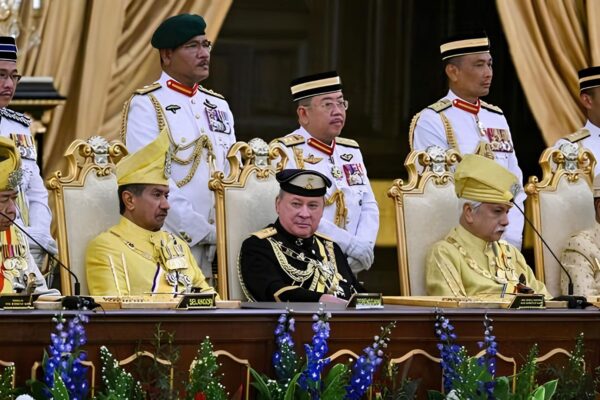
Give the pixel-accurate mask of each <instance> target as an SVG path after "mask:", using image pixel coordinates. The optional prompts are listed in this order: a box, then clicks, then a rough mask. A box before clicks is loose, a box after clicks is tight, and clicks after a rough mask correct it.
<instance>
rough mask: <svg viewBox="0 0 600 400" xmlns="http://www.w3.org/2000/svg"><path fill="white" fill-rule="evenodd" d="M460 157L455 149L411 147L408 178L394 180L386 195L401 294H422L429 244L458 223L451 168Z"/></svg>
mask: <svg viewBox="0 0 600 400" xmlns="http://www.w3.org/2000/svg"><path fill="white" fill-rule="evenodd" d="M459 161H460V155H459V153H458V152H456V151H454V150H448V151H447V152H444V150H443V149H442V148H440V147H437V146H431V147H429V148H427V150H425V151H413V152H411V153H410V154H409V155H408V156H407V157H406V161H405V162H404V165H405V166H406V169H407V171H408V181H407V182H404V181H403V180H402V179H397V180H395V181H394V184H393V185H392V187H391V188H390V189H389V190H388V197H390V198H392V199H393V200H394V204H395V209H396V231H397V232H396V233H397V235H396V237H397V246H398V268H399V270H400V271H399V272H400V294H401V295H402V296H410V295H412V296H423V295H426V294H427V293H426V290H425V257H426V255H427V251H428V250H429V248H430V247H431V246H432V245H433V244H434V243H435V242H437V241H438V240H441V239H443V238H444V236H445V235H446V234H447V233H448V232H450V229H452V227H454V226H455V225H456V224H458V218H459V215H460V210H459V209H458V204H459V202H458V198H457V197H456V194H455V193H454V178H453V174H452V168H453V166H455V164H457V163H458V162H459Z"/></svg>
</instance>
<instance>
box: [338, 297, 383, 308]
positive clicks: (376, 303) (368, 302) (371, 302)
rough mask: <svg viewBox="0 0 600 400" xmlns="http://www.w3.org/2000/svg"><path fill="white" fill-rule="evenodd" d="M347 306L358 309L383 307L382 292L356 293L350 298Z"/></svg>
mask: <svg viewBox="0 0 600 400" xmlns="http://www.w3.org/2000/svg"><path fill="white" fill-rule="evenodd" d="M346 308H356V309H357V310H368V309H372V308H383V298H382V296H381V293H354V294H353V295H352V297H350V300H348V305H347V306H346Z"/></svg>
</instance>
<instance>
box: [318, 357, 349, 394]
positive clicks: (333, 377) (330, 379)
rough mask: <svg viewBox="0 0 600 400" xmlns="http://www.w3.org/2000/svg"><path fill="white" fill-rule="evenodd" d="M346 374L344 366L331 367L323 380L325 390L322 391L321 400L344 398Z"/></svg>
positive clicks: (346, 370)
mask: <svg viewBox="0 0 600 400" xmlns="http://www.w3.org/2000/svg"><path fill="white" fill-rule="evenodd" d="M348 372H349V370H348V367H347V366H346V365H344V364H335V365H334V366H333V367H331V369H330V370H329V373H328V374H327V376H326V377H325V379H324V380H323V383H324V387H325V390H323V393H322V395H321V400H329V399H331V400H338V399H343V398H344V395H345V394H346V385H347V384H348Z"/></svg>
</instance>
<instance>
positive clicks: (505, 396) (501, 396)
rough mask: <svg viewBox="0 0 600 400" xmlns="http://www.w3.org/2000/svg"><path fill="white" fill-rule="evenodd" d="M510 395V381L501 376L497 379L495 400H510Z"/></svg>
mask: <svg viewBox="0 0 600 400" xmlns="http://www.w3.org/2000/svg"><path fill="white" fill-rule="evenodd" d="M511 397H512V396H511V393H510V380H509V379H508V378H507V377H506V376H501V377H499V378H498V379H496V386H495V387H494V398H495V399H496V400H509V399H510V398H511Z"/></svg>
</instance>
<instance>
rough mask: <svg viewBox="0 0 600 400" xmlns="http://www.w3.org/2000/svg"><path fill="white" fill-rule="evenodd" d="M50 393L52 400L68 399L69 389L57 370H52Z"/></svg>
mask: <svg viewBox="0 0 600 400" xmlns="http://www.w3.org/2000/svg"><path fill="white" fill-rule="evenodd" d="M50 393H52V397H53V399H54V400H69V391H68V390H67V387H66V386H65V383H64V382H63V380H62V378H61V377H60V373H59V372H58V371H54V386H53V387H52V389H50Z"/></svg>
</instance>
